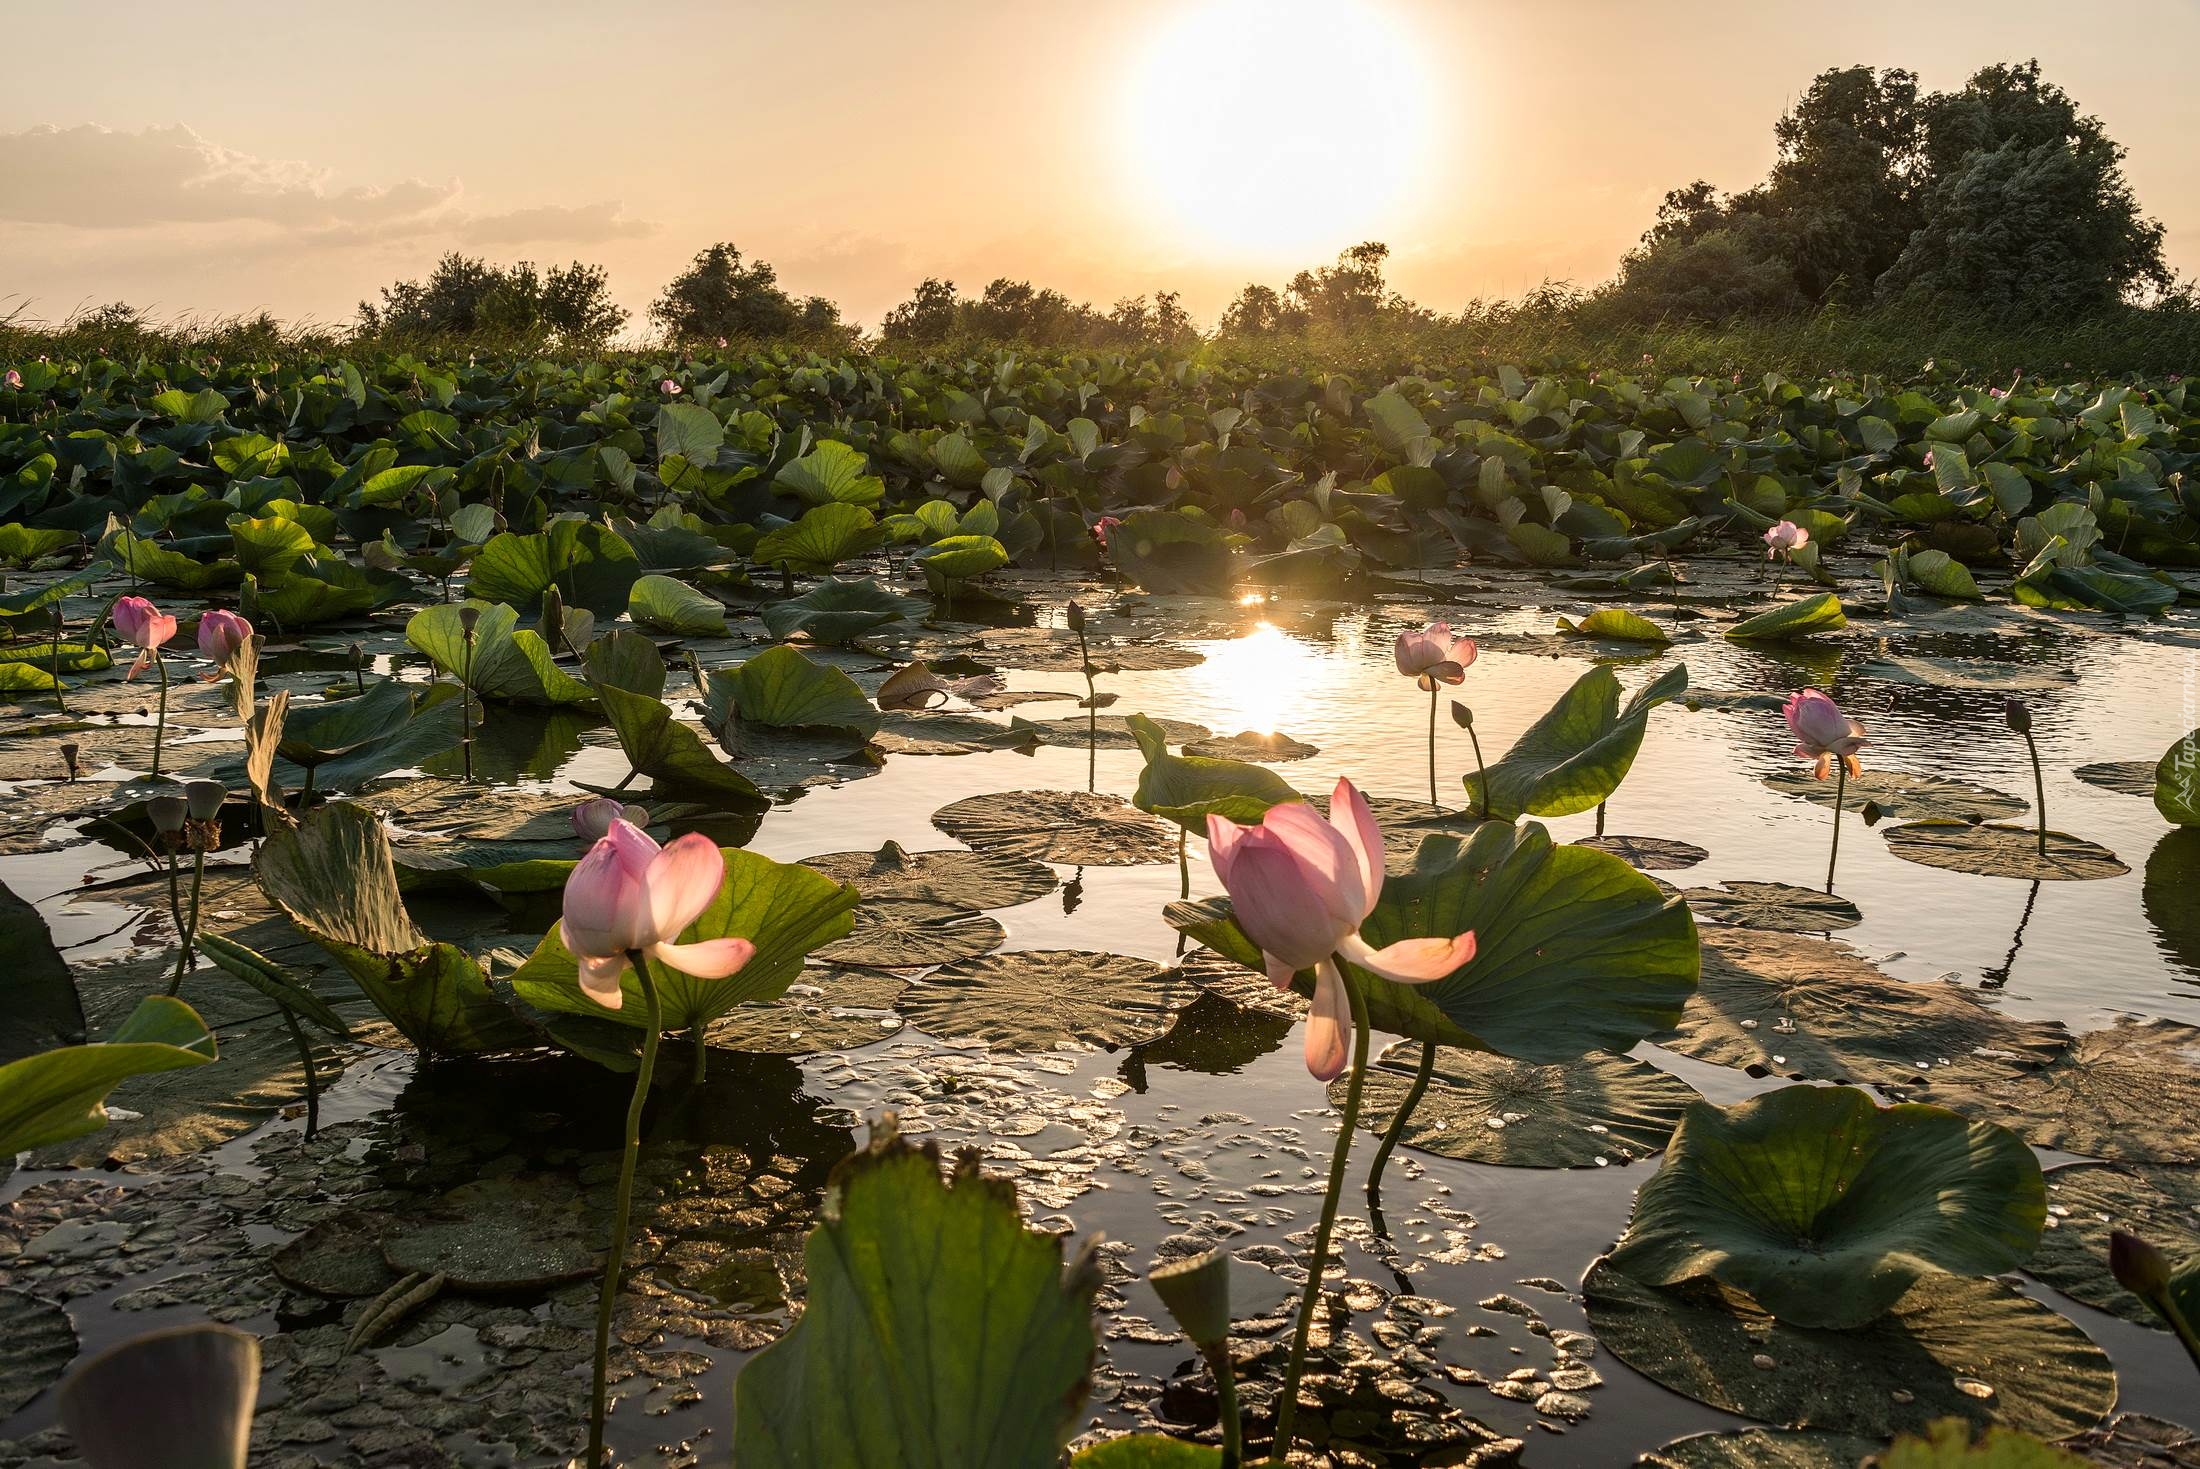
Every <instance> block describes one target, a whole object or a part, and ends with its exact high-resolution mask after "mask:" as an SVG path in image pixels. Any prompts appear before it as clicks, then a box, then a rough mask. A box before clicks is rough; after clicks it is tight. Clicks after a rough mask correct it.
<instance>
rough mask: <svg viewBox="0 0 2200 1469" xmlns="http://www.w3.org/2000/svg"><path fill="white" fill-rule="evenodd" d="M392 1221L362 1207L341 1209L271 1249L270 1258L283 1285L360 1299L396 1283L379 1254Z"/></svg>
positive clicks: (395, 1278) (315, 1292)
mask: <svg viewBox="0 0 2200 1469" xmlns="http://www.w3.org/2000/svg"><path fill="white" fill-rule="evenodd" d="M394 1225H395V1221H394V1220H392V1219H390V1218H389V1217H388V1216H386V1215H382V1214H376V1213H372V1212H369V1211H366V1210H358V1209H352V1210H346V1211H345V1212H343V1213H341V1214H337V1215H335V1216H333V1217H331V1218H328V1219H324V1220H322V1221H321V1222H320V1223H319V1224H316V1225H314V1226H313V1227H312V1228H311V1229H309V1230H307V1231H306V1232H305V1233H304V1234H301V1235H299V1236H298V1237H297V1238H296V1239H294V1240H292V1241H291V1242H290V1243H288V1244H286V1245H284V1246H283V1247H282V1248H281V1249H279V1250H277V1251H276V1252H275V1254H274V1256H273V1257H272V1259H271V1262H270V1263H272V1264H273V1265H274V1267H275V1273H276V1274H277V1275H279V1276H281V1277H282V1279H283V1282H284V1283H285V1284H286V1285H291V1286H295V1287H296V1288H297V1289H299V1290H303V1291H311V1292H313V1294H315V1295H318V1296H335V1297H337V1298H338V1299H340V1300H365V1299H367V1298H369V1297H373V1296H378V1295H380V1294H382V1292H384V1291H385V1290H388V1289H389V1288H390V1287H391V1286H392V1285H395V1284H396V1283H397V1272H395V1271H394V1270H392V1269H390V1267H389V1262H388V1261H386V1260H384V1259H383V1258H382V1241H383V1240H384V1239H385V1238H387V1237H388V1236H389V1234H390V1233H391V1230H392V1228H393V1227H394Z"/></svg>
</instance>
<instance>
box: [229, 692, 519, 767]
mask: <svg viewBox="0 0 2200 1469" xmlns="http://www.w3.org/2000/svg"><path fill="white" fill-rule="evenodd" d="M393 686H394V687H396V688H398V689H399V690H400V691H401V692H402V693H403V695H404V697H405V699H406V701H407V702H408V703H409V704H410V706H411V711H412V712H411V714H410V715H409V716H408V717H407V718H406V719H405V720H404V721H403V722H402V723H394V722H393V723H394V727H388V728H385V730H384V732H383V733H381V734H379V735H375V736H371V737H367V738H360V739H358V740H357V742H356V743H352V744H343V745H341V746H340V747H338V748H336V749H333V750H330V749H320V748H316V747H315V745H314V741H317V740H329V741H332V742H335V741H341V740H344V739H348V738H351V737H352V736H355V735H359V734H361V733H363V732H364V731H366V730H367V729H368V728H369V727H370V722H371V716H370V711H369V710H367V709H365V708H361V709H360V710H357V711H352V710H349V709H346V710H345V711H344V713H343V714H342V715H339V714H337V712H336V711H337V709H338V708H339V707H340V706H343V705H348V704H356V703H359V702H360V700H362V699H371V700H373V701H374V702H375V704H377V705H382V706H384V708H385V709H386V707H387V705H388V703H389V701H390V700H391V696H389V695H385V694H379V693H377V692H375V690H374V689H370V690H369V691H368V692H367V693H366V694H363V695H359V696H357V697H355V698H353V699H347V700H338V701H336V702H335V703H324V704H291V705H289V706H288V710H287V711H286V715H285V718H284V720H283V723H282V725H281V727H280V733H281V734H282V736H283V737H284V738H286V739H287V738H289V737H290V736H291V735H292V729H291V723H290V721H291V719H292V718H298V719H300V720H303V721H304V723H303V725H302V728H303V729H304V731H305V733H304V735H303V737H302V738H301V739H299V740H298V742H297V743H296V744H295V745H293V746H292V747H291V749H290V750H288V751H285V750H284V749H283V747H282V746H281V745H280V744H278V745H277V746H276V751H275V753H277V754H279V755H281V756H282V758H283V759H285V760H287V761H289V762H290V763H291V765H292V766H293V767H295V768H293V769H285V770H281V771H274V770H273V768H272V767H271V773H274V774H277V775H279V777H280V779H281V781H282V782H284V783H288V782H290V781H292V780H301V779H302V778H303V773H304V772H305V771H306V770H311V771H312V772H313V779H312V784H313V785H315V786H317V787H319V788H320V789H322V790H357V789H358V788H359V787H360V786H362V785H364V784H365V783H366V782H368V781H370V780H373V779H374V778H375V777H376V776H381V775H387V774H389V773H390V772H391V771H393V770H409V769H412V768H414V767H423V768H424V767H426V766H428V765H430V764H432V763H433V762H435V761H436V760H437V759H438V758H439V757H442V756H446V755H450V754H452V753H453V752H455V751H456V750H457V749H458V747H459V744H460V742H461V741H462V740H464V738H465V729H466V707H465V705H464V704H463V703H462V702H461V695H460V693H459V690H458V687H457V686H456V685H455V684H437V685H435V686H433V687H430V688H423V687H421V686H420V685H418V684H412V685H405V684H394V681H393ZM376 687H377V688H379V687H381V685H377V686H376ZM324 710H325V711H328V713H327V717H328V718H329V719H330V720H331V721H332V722H331V724H330V725H328V726H325V727H324V726H321V725H319V724H318V723H317V722H315V720H314V718H313V717H312V716H318V715H321V714H322V711H324ZM354 717H355V718H356V721H357V722H356V723H354V722H353V719H354ZM473 721H474V727H475V728H476V729H479V728H480V727H481V724H482V707H481V704H480V703H479V701H475V702H474V704H473Z"/></svg>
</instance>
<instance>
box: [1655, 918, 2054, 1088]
mask: <svg viewBox="0 0 2200 1469" xmlns="http://www.w3.org/2000/svg"><path fill="white" fill-rule="evenodd" d="M1701 936H1702V940H1703V974H1702V978H1701V981H1700V983H1699V985H1698V987H1697V990H1696V993H1695V994H1693V995H1691V996H1690V997H1689V999H1688V1004H1687V1006H1686V1007H1685V1008H1684V1009H1683V1010H1682V1011H1681V1020H1680V1024H1679V1025H1678V1026H1677V1027H1676V1028H1675V1029H1674V1030H1673V1031H1672V1032H1670V1033H1668V1034H1666V1035H1660V1036H1654V1037H1652V1039H1654V1040H1656V1041H1657V1042H1658V1043H1659V1044H1661V1045H1663V1046H1665V1047H1667V1048H1668V1049H1670V1050H1675V1051H1679V1052H1680V1053H1681V1054H1683V1055H1686V1056H1694V1057H1695V1058H1697V1059H1698V1060H1700V1061H1711V1062H1714V1063H1716V1064H1718V1065H1721V1066H1740V1067H1745V1068H1749V1069H1751V1070H1753V1071H1755V1072H1757V1073H1758V1074H1760V1075H1765V1074H1770V1075H1774V1076H1786V1077H1791V1078H1795V1079H1799V1080H1800V1079H1805V1078H1808V1079H1810V1080H1815V1081H1856V1082H1868V1083H1872V1084H1874V1085H1879V1086H1886V1085H1897V1086H1901V1085H1912V1084H1916V1083H1918V1082H1920V1081H1922V1080H1925V1079H1928V1078H1930V1077H1931V1076H1934V1075H1943V1074H1944V1075H1951V1076H1963V1077H1976V1078H1993V1077H2002V1076H2007V1075H2009V1074H2011V1073H2012V1072H2013V1071H2014V1070H2015V1069H2016V1068H2017V1067H2019V1066H2025V1065H2037V1064H2038V1063H2040V1062H2041V1061H2044V1060H2046V1059H2048V1058H2050V1057H2052V1056H2055V1055H2056V1054H2058V1053H2059V1052H2061V1050H2062V1049H2063V1047H2065V1046H2066V1045H2068V1044H2069V1040H2070V1038H2069V1036H2068V1035H2066V1034H2065V1033H2064V1032H2063V1030H2062V1029H2061V1027H2059V1026H2055V1025H2050V1024H2045V1023H2043V1022H2039V1021H2020V1020H2014V1019H2011V1018H2010V1017H2008V1016H2006V1015H2003V1014H2002V1013H2001V1012H2000V1011H1998V1010H1995V1009H1993V1008H1991V1007H1989V1006H1988V1005H1986V1004H1985V1003H1983V1002H1982V1001H1981V1000H1980V999H1979V998H1978V997H1977V996H1976V995H1975V994H1973V993H1971V992H1970V991H1968V990H1964V989H1961V988H1958V987H1957V986H1955V985H1952V984H1943V983H1938V982H1924V983H1917V984H1911V983H1905V982H1904V981H1902V980H1898V979H1893V978H1890V977H1889V976H1887V975H1886V974H1884V973H1882V972H1881V971H1880V970H1878V969H1877V968H1875V967H1874V966H1872V965H1870V964H1867V963H1865V962H1864V961H1863V960H1862V959H1860V958H1858V957H1857V956H1856V953H1855V952H1854V951H1853V950H1851V949H1850V948H1849V947H1848V946H1847V945H1845V944H1841V943H1838V942H1836V941H1833V940H1830V939H1816V938H1806V937H1803V936H1801V935H1798V934H1781V933H1759V932H1756V931H1754V930H1751V929H1742V928H1716V927H1714V928H1705V929H1703V930H1701ZM1980 1115H1982V1116H1988V1117H1991V1116H1993V1115H1994V1114H1993V1113H1992V1112H1985V1113H1981V1114H1980Z"/></svg>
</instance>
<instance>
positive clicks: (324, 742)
mask: <svg viewBox="0 0 2200 1469" xmlns="http://www.w3.org/2000/svg"><path fill="white" fill-rule="evenodd" d="M419 692H420V691H419V690H418V689H417V688H408V687H407V686H406V685H404V684H401V683H399V682H398V681H397V680H395V679H383V680H381V681H379V682H377V683H376V684H375V685H374V686H373V687H372V688H369V689H368V690H367V691H366V692H365V693H363V694H359V695H356V696H354V697H352V698H349V699H329V700H326V701H323V702H321V703H317V704H315V703H300V702H298V701H295V700H293V701H292V703H291V705H290V709H289V712H288V713H287V714H286V715H285V716H284V718H283V734H282V739H281V741H280V742H279V743H278V744H277V745H276V746H275V752H276V753H277V754H279V755H281V756H282V757H283V758H284V759H285V760H288V761H289V762H290V763H291V764H293V765H299V766H305V767H308V768H310V767H312V766H316V765H321V764H325V763H326V762H328V761H330V760H333V759H335V758H336V757H337V756H339V755H348V754H350V753H352V752H353V751H355V750H358V749H361V748H363V747H365V746H367V745H372V744H375V743H378V742H379V741H382V740H386V739H389V738H391V737H392V736H394V735H396V734H397V732H398V731H399V730H401V729H403V728H404V727H405V726H406V725H407V724H410V723H411V722H412V717H413V709H414V701H415V699H416V698H417V696H418V694H419Z"/></svg>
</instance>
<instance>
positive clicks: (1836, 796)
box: [1826, 763, 1849, 893]
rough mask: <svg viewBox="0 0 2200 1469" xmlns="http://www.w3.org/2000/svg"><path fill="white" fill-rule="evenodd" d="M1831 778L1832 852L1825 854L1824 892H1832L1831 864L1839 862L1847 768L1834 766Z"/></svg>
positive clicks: (1847, 782)
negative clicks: (1842, 801)
mask: <svg viewBox="0 0 2200 1469" xmlns="http://www.w3.org/2000/svg"><path fill="white" fill-rule="evenodd" d="M1833 768H1834V777H1833V850H1832V851H1830V852H1828V853H1827V854H1826V891H1827V892H1829V893H1830V892H1832V891H1833V864H1834V863H1836V862H1838V861H1840V860H1841V800H1842V797H1844V796H1845V795H1847V794H1848V789H1849V767H1848V766H1847V764H1845V763H1841V764H1836V765H1835V766H1834V767H1833Z"/></svg>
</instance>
